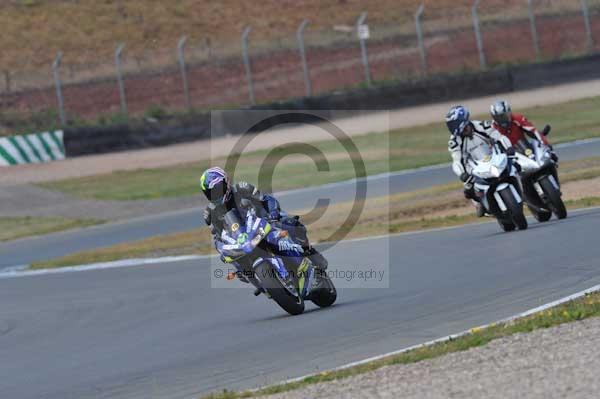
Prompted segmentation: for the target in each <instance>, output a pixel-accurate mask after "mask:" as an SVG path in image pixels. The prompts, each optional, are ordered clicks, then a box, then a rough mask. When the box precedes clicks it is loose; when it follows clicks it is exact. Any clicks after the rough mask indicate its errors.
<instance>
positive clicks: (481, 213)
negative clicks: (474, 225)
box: [471, 200, 485, 218]
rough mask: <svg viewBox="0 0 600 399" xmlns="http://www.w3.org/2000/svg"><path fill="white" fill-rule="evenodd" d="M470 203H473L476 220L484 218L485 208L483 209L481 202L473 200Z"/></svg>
mask: <svg viewBox="0 0 600 399" xmlns="http://www.w3.org/2000/svg"><path fill="white" fill-rule="evenodd" d="M471 201H472V202H473V205H474V206H475V215H476V216H477V217H478V218H482V217H484V216H485V208H484V207H483V205H482V204H481V202H479V201H475V200H471Z"/></svg>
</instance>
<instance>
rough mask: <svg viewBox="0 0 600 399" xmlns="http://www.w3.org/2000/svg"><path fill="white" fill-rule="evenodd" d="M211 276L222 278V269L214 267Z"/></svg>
mask: <svg viewBox="0 0 600 399" xmlns="http://www.w3.org/2000/svg"><path fill="white" fill-rule="evenodd" d="M213 276H214V277H215V278H223V269H215V270H214V271H213Z"/></svg>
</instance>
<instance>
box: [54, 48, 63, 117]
mask: <svg viewBox="0 0 600 399" xmlns="http://www.w3.org/2000/svg"><path fill="white" fill-rule="evenodd" d="M62 56H63V55H62V52H60V51H59V52H58V54H56V58H55V59H54V62H53V63H52V71H53V72H54V84H55V85H56V98H57V99H58V114H59V117H60V124H61V125H62V126H65V125H66V124H67V123H66V122H67V120H66V118H65V102H64V98H63V94H62V85H61V82H60V62H61V61H62Z"/></svg>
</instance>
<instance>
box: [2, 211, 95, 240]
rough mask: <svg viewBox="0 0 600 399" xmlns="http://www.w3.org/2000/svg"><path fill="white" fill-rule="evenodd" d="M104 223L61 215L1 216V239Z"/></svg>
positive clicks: (12, 238) (13, 238)
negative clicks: (67, 217)
mask: <svg viewBox="0 0 600 399" xmlns="http://www.w3.org/2000/svg"><path fill="white" fill-rule="evenodd" d="M100 223H102V222H101V221H99V220H91V219H65V218H61V217H0V241H9V240H15V239H17V238H23V237H29V236H35V235H42V234H48V233H54V232H57V231H62V230H69V229H75V228H81V227H88V226H93V225H96V224H100Z"/></svg>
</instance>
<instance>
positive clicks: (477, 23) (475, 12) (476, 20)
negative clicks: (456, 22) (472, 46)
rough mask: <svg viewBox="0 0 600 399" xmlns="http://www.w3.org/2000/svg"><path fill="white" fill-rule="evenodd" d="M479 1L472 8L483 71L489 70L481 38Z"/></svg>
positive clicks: (476, 0)
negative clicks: (478, 11) (478, 12)
mask: <svg viewBox="0 0 600 399" xmlns="http://www.w3.org/2000/svg"><path fill="white" fill-rule="evenodd" d="M479 1H480V0H475V2H474V3H473V7H472V8H471V15H472V17H473V29H474V30H475V39H476V40H477V51H478V52H479V65H481V69H486V68H487V63H486V62H485V53H484V52H483V38H482V37H481V28H480V27H479V15H478V14H477V7H479Z"/></svg>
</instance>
